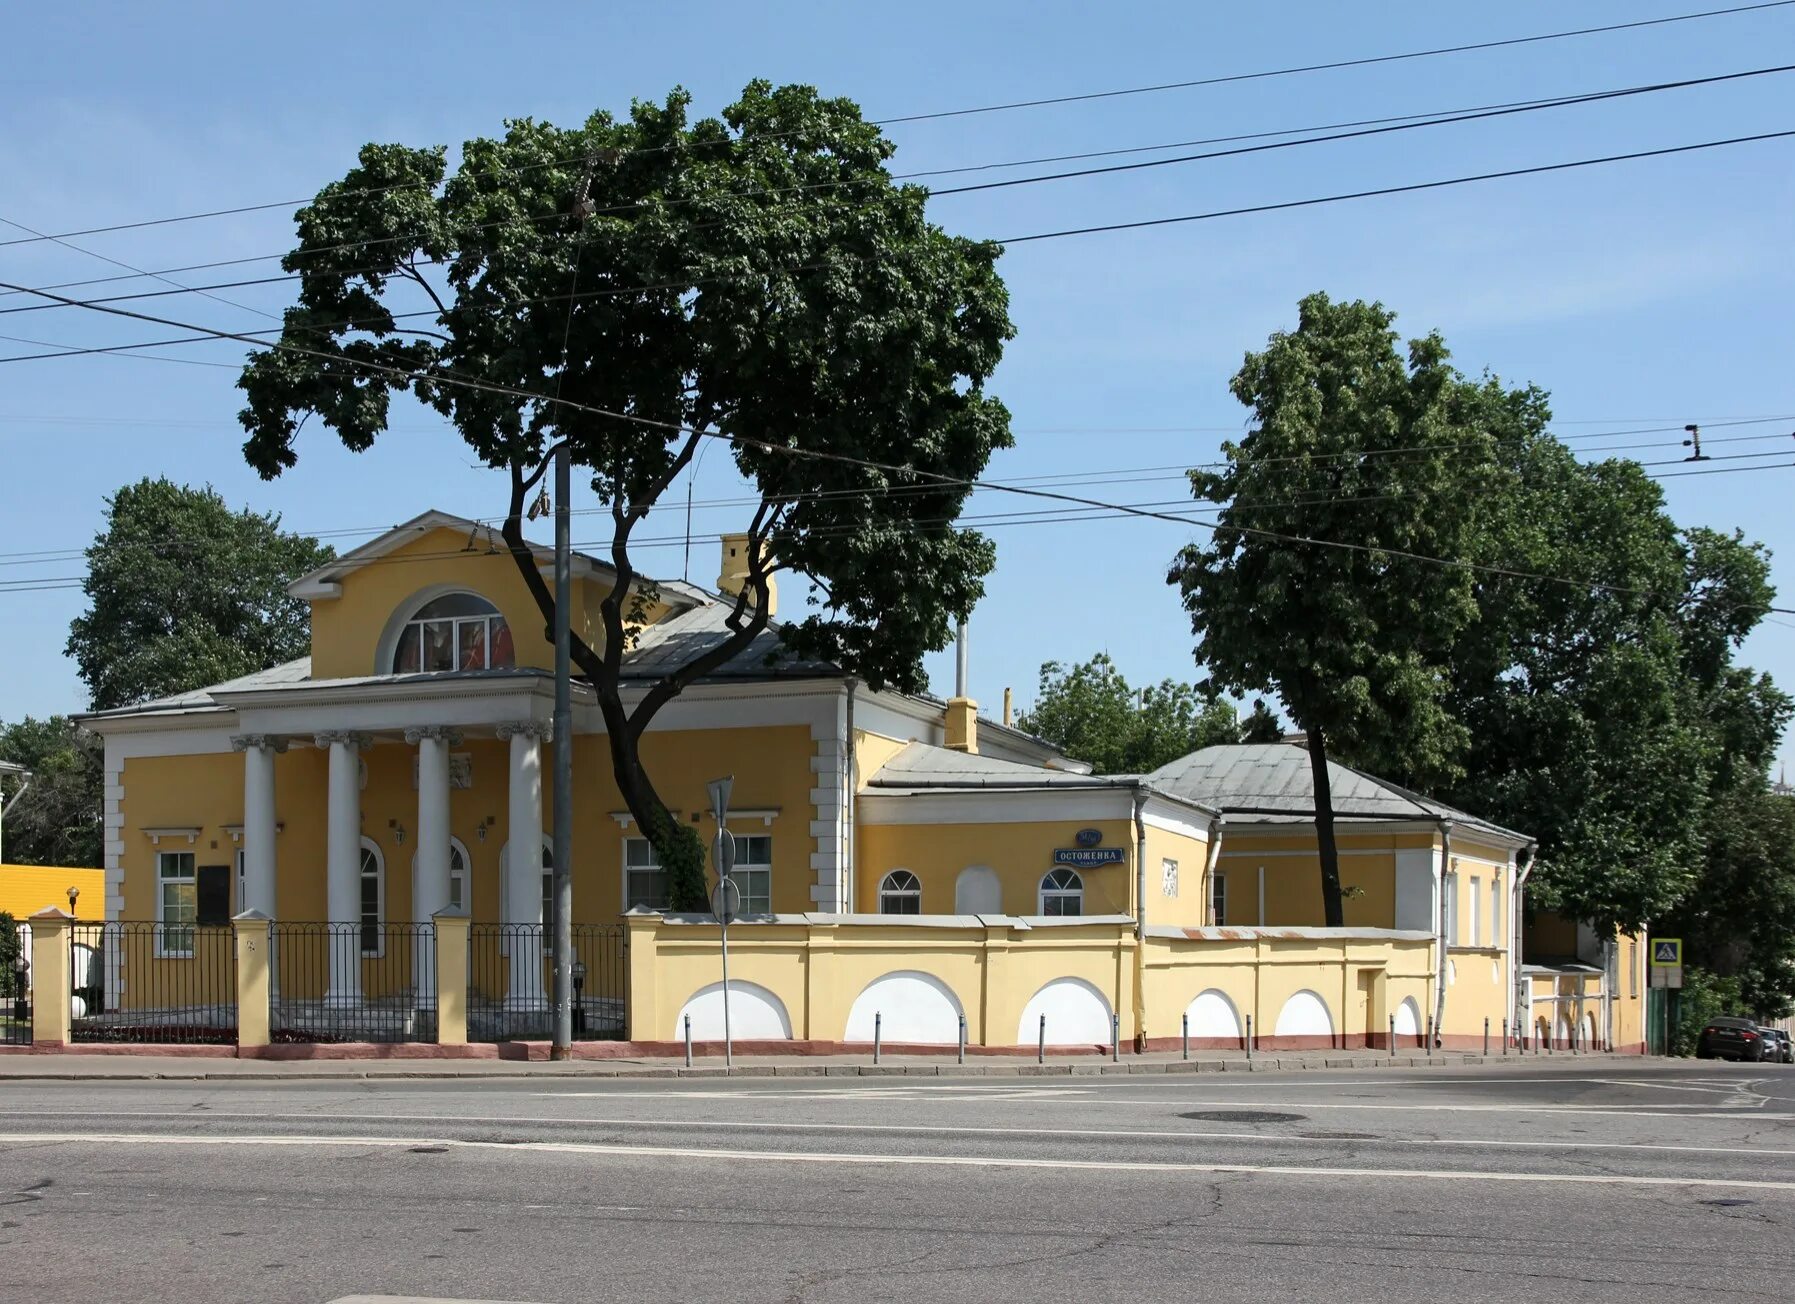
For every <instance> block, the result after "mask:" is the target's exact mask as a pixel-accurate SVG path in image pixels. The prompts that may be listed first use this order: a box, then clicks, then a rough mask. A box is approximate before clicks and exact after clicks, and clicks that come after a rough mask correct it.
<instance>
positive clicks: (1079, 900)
mask: <svg viewBox="0 0 1795 1304" xmlns="http://www.w3.org/2000/svg"><path fill="white" fill-rule="evenodd" d="M1041 913H1042V914H1044V915H1082V914H1083V913H1084V880H1083V879H1082V878H1080V877H1079V876H1078V871H1077V870H1075V869H1068V868H1066V867H1065V866H1064V865H1062V866H1060V868H1058V869H1050V870H1048V871H1047V874H1046V876H1045V877H1043V878H1042V879H1041Z"/></svg>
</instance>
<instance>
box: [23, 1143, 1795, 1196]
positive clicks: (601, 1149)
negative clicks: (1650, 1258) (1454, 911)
mask: <svg viewBox="0 0 1795 1304" xmlns="http://www.w3.org/2000/svg"><path fill="white" fill-rule="evenodd" d="M7 1140H10V1141H15V1142H21V1143H25V1144H30V1145H58V1144H69V1145H145V1146H178V1145H185V1146H238V1147H245V1146H276V1147H298V1148H304V1147H307V1146H312V1147H326V1148H335V1149H340V1148H343V1147H360V1148H362V1149H366V1148H367V1147H369V1146H381V1147H385V1148H389V1149H399V1148H410V1147H412V1146H445V1147H448V1148H449V1149H453V1150H480V1151H502V1152H504V1153H507V1154H518V1153H534V1154H568V1155H586V1156H590V1157H594V1158H643V1159H700V1160H710V1161H712V1162H715V1161H718V1160H732V1161H742V1162H748V1163H759V1164H765V1163H796V1164H863V1165H870V1166H873V1167H879V1166H888V1167H919V1166H920V1167H931V1168H935V1167H938V1168H1044V1169H1064V1170H1071V1171H1088V1172H1104V1173H1241V1174H1258V1175H1263V1176H1268V1177H1349V1178H1353V1179H1354V1180H1357V1181H1366V1180H1375V1179H1378V1178H1391V1179H1401V1180H1415V1179H1429V1180H1446V1181H1455V1182H1541V1183H1558V1184H1564V1185H1572V1186H1641V1187H1677V1186H1683V1187H1688V1186H1698V1187H1725V1188H1729V1189H1733V1190H1752V1191H1790V1192H1795V1182H1770V1181H1764V1180H1761V1179H1755V1178H1733V1177H1616V1176H1613V1175H1610V1174H1606V1173H1604V1174H1599V1175H1598V1174H1590V1173H1498V1172H1479V1171H1475V1170H1470V1169H1447V1168H1313V1167H1306V1166H1294V1165H1282V1164H1199V1163H1173V1162H1153V1161H1141V1162H1132V1161H1127V1160H1104V1159H1004V1158H999V1157H994V1156H982V1155H863V1154H848V1153H837V1152H829V1151H802V1150H710V1149H702V1148H696V1147H684V1146H630V1145H599V1144H588V1143H584V1142H576V1141H522V1142H516V1143H512V1142H504V1141H456V1140H452V1139H448V1138H443V1137H310V1136H231V1137H222V1136H172V1135H166V1134H160V1135H159V1134H155V1133H138V1134H133V1133H77V1132H27V1133H14V1134H12V1135H11V1136H9V1137H8V1138H7Z"/></svg>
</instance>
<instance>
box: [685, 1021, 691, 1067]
mask: <svg viewBox="0 0 1795 1304" xmlns="http://www.w3.org/2000/svg"><path fill="white" fill-rule="evenodd" d="M686 1067H687V1068H691V1067H692V1016H691V1015H689V1014H688V1015H686Z"/></svg>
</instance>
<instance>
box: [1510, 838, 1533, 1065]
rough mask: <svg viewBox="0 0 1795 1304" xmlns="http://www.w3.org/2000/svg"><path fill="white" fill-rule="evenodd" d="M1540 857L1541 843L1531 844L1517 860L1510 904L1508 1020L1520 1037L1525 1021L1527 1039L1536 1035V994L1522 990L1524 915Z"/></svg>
mask: <svg viewBox="0 0 1795 1304" xmlns="http://www.w3.org/2000/svg"><path fill="white" fill-rule="evenodd" d="M1538 855H1539V843H1538V842H1529V843H1528V844H1527V845H1526V846H1525V847H1522V848H1521V854H1520V855H1519V856H1517V857H1516V858H1515V875H1514V880H1513V884H1514V885H1513V887H1512V888H1511V896H1512V899H1511V900H1510V901H1509V903H1508V964H1509V980H1510V981H1509V1006H1510V1012H1509V1019H1508V1026H1509V1030H1510V1031H1511V1032H1515V1033H1516V1034H1517V1035H1518V1033H1519V1031H1520V1029H1521V1027H1522V1023H1523V1020H1525V1025H1526V1030H1527V1035H1528V1036H1529V1037H1531V1036H1532V1035H1533V1000H1532V996H1533V993H1532V992H1530V991H1526V990H1524V989H1523V987H1522V984H1523V983H1524V982H1526V976H1525V975H1524V974H1522V972H1521V959H1522V956H1521V938H1522V934H1523V929H1522V915H1523V913H1524V912H1525V910H1526V899H1527V880H1528V878H1529V877H1530V876H1531V875H1532V874H1533V862H1534V859H1535V857H1537V856H1538Z"/></svg>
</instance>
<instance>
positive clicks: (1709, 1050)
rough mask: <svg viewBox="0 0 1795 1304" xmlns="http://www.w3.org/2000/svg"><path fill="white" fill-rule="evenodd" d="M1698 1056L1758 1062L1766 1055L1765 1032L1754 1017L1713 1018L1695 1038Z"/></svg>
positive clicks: (1698, 1057) (1696, 1054) (1700, 1057)
mask: <svg viewBox="0 0 1795 1304" xmlns="http://www.w3.org/2000/svg"><path fill="white" fill-rule="evenodd" d="M1695 1056H1696V1058H1697V1059H1730V1060H1751V1061H1754V1062H1755V1061H1757V1060H1761V1059H1763V1058H1764V1034H1763V1032H1762V1031H1761V1030H1760V1029H1759V1028H1758V1025H1757V1024H1755V1023H1753V1022H1752V1021H1751V1020H1750V1019H1727V1018H1721V1019H1709V1020H1708V1022H1707V1024H1706V1025H1705V1026H1704V1027H1703V1028H1702V1031H1701V1036H1699V1037H1697V1038H1696V1040H1695Z"/></svg>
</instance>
